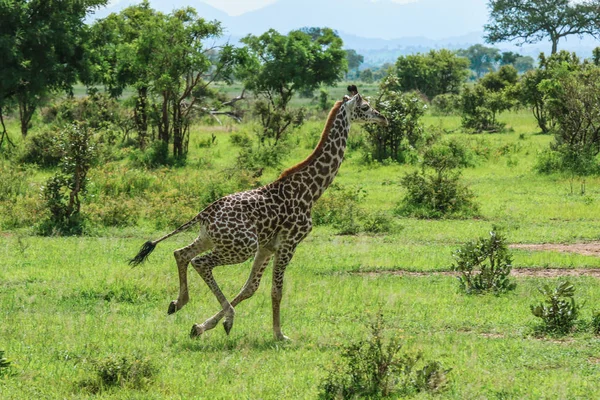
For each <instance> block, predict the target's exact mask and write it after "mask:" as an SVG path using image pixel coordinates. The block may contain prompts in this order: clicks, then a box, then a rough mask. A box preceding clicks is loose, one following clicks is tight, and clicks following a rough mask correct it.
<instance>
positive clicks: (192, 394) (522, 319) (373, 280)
mask: <svg viewBox="0 0 600 400" xmlns="http://www.w3.org/2000/svg"><path fill="white" fill-rule="evenodd" d="M231 90H232V93H233V92H234V91H235V88H231ZM336 90H338V91H339V92H340V93H338V94H339V95H341V94H342V93H343V87H341V88H338V89H336ZM302 101H303V100H302ZM500 118H501V120H502V121H503V122H506V123H507V124H508V127H509V130H508V132H507V133H502V134H494V135H485V134H483V135H469V134H465V133H462V132H461V131H460V129H459V127H460V118H459V117H455V116H449V117H437V116H433V115H427V116H426V118H425V121H424V122H425V125H426V126H427V129H439V128H441V129H443V130H445V131H447V132H451V133H448V134H447V136H449V137H452V138H455V139H457V140H460V141H464V142H465V143H466V144H467V146H468V147H469V148H470V149H472V151H473V153H474V154H475V157H474V160H475V166H474V167H472V168H468V169H465V170H464V171H463V179H464V180H465V182H466V183H467V184H468V185H469V186H470V187H471V189H472V190H473V192H474V193H475V194H476V196H477V197H476V199H477V202H478V203H479V204H480V208H481V210H480V214H481V216H480V217H478V218H476V219H470V220H439V221H431V220H418V219H411V218H395V217H390V218H393V219H394V224H395V225H396V229H395V230H394V231H393V232H391V233H389V234H385V235H365V234H360V235H357V236H337V235H335V231H334V229H333V228H331V227H327V226H319V227H316V228H315V229H314V231H313V232H312V234H311V235H310V236H309V237H308V238H307V239H306V240H305V241H304V242H303V243H302V244H301V245H300V246H299V248H298V250H297V252H296V256H295V257H294V259H293V260H292V262H291V264H290V266H289V268H288V273H287V274H286V283H285V287H284V299H283V303H282V323H283V330H284V333H285V334H286V335H288V336H290V337H291V338H292V341H291V342H290V343H283V344H282V343H278V342H275V341H273V339H272V332H271V304H270V303H271V300H270V288H271V279H270V276H269V270H268V271H267V274H266V276H265V278H264V279H263V283H262V285H261V287H260V288H259V290H258V292H257V293H256V295H255V296H254V297H253V298H251V299H250V300H247V301H245V302H243V303H242V304H240V305H239V306H238V307H237V308H236V319H235V324H234V327H233V330H232V332H231V335H230V336H229V337H228V336H226V335H225V333H224V331H223V329H222V328H221V327H217V328H216V329H215V330H213V331H210V332H207V333H205V334H204V335H203V336H202V337H200V338H199V339H197V340H192V339H190V338H189V337H188V334H189V331H190V329H191V326H192V324H194V323H199V322H203V321H204V320H205V319H206V318H208V317H210V316H211V315H213V314H214V313H215V312H217V311H218V309H219V305H218V303H217V301H216V300H215V298H214V297H213V296H212V294H211V293H210V292H209V290H208V289H207V287H206V285H205V284H204V283H203V282H202V280H201V279H200V278H199V277H198V275H197V274H196V272H195V271H193V269H191V270H190V272H189V274H188V275H189V281H190V297H191V300H190V303H189V304H188V305H187V306H186V307H185V308H184V309H182V310H181V311H179V312H178V313H177V314H175V315H172V316H167V313H166V311H167V307H168V305H169V302H170V301H171V300H173V299H174V298H176V296H177V290H178V278H177V272H176V266H175V262H174V259H173V256H172V252H173V250H175V249H177V248H179V247H182V246H184V245H185V244H187V243H189V242H190V241H191V240H193V238H194V232H188V233H184V234H181V235H179V236H176V237H175V238H172V239H170V240H169V241H167V242H164V243H161V244H160V245H159V247H158V248H157V250H156V251H155V252H154V253H153V254H152V256H151V258H150V260H149V262H148V263H146V264H144V265H143V266H140V267H138V268H135V269H131V268H130V267H129V266H128V265H127V260H128V259H130V258H131V257H132V256H133V255H135V253H136V252H137V251H138V249H139V246H140V245H141V244H142V243H143V242H144V241H145V240H147V239H149V238H154V237H158V236H160V235H162V234H164V233H166V232H168V231H169V230H170V226H171V225H169V224H167V226H164V227H161V228H160V229H157V227H156V224H155V221H154V220H153V218H158V216H159V214H160V218H165V219H169V218H172V219H174V220H177V219H178V218H179V219H182V220H183V221H185V220H186V219H188V218H191V217H192V216H193V215H194V214H195V213H196V212H197V211H198V209H197V208H198V207H199V206H197V203H195V201H200V200H201V199H202V196H203V195H204V193H202V190H203V189H204V188H206V184H207V182H209V181H214V182H216V183H222V182H221V181H223V179H224V177H223V176H224V175H223V174H222V170H223V169H226V168H231V166H232V165H233V163H234V161H235V157H236V149H235V148H234V147H232V146H231V145H230V142H229V138H228V137H229V135H230V134H231V132H233V131H238V132H243V131H247V132H251V130H252V129H254V128H253V126H252V125H251V124H244V125H236V124H232V123H231V122H229V121H228V122H225V124H224V125H223V126H219V125H210V126H209V125H198V126H194V128H193V131H192V137H191V141H190V156H189V160H188V164H187V166H186V167H183V168H173V169H161V170H152V171H143V172H142V171H134V170H131V168H130V167H128V164H127V160H126V159H123V160H121V161H116V162H114V163H111V164H109V165H102V166H97V167H96V168H95V170H94V171H93V173H92V174H91V178H92V182H93V186H92V189H93V190H92V192H93V194H94V195H95V196H97V197H96V198H98V196H101V193H102V190H108V189H106V188H107V187H108V186H109V184H110V185H113V186H111V187H115V188H116V189H113V192H110V194H109V195H106V197H103V198H102V200H101V201H97V200H94V199H92V202H93V204H96V206H97V207H99V206H100V205H102V204H101V203H102V202H105V201H109V200H111V199H112V200H113V201H116V202H119V203H124V204H125V203H127V204H129V203H131V207H132V208H131V209H132V210H133V208H134V207H135V208H137V209H139V210H141V213H140V216H139V217H138V218H136V219H134V220H133V222H131V223H130V224H128V225H126V226H123V227H113V228H106V229H97V230H95V231H92V233H93V234H94V235H93V236H87V237H77V238H59V237H50V238H43V237H37V236H33V235H31V230H30V229H29V228H30V226H31V224H33V223H34V222H35V221H32V222H31V223H30V224H29V227H28V226H24V227H21V228H19V229H4V230H3V231H2V232H0V350H4V351H5V357H6V358H7V359H9V360H10V361H11V362H12V364H11V366H10V371H11V373H10V374H7V375H5V376H0V398H2V399H4V398H6V399H28V398H73V399H80V398H88V397H89V398H91V397H94V398H115V399H121V398H139V399H163V398H181V399H191V398H197V399H202V398H215V399H231V398H249V399H255V398H263V399H281V398H292V399H313V398H315V397H316V396H317V394H318V386H319V383H320V382H321V381H322V379H323V378H324V377H325V375H326V368H327V367H328V366H329V365H331V363H332V362H333V360H335V359H337V358H338V357H339V356H340V350H341V348H342V345H344V344H347V343H349V342H351V341H355V340H358V339H360V338H363V337H364V335H365V334H366V333H367V328H366V326H367V324H368V322H369V320H370V319H371V318H372V317H373V316H374V315H375V314H376V313H377V312H379V311H380V310H381V311H382V312H383V313H384V315H385V317H386V319H387V321H388V322H389V325H390V326H391V328H392V329H393V330H395V331H399V332H400V334H401V335H402V336H403V340H404V342H405V347H404V348H405V349H406V351H409V352H416V351H422V352H423V353H424V356H425V358H426V359H428V360H439V361H441V362H442V363H443V365H444V367H446V368H452V372H451V373H450V384H449V388H448V390H447V391H446V392H443V393H442V394H441V395H439V396H436V397H439V398H453V399H466V398H515V399H521V398H598V397H600V388H599V386H598V385H597V384H596V382H597V381H598V379H599V378H600V363H599V362H598V354H599V352H600V340H599V339H598V337H596V336H593V335H592V334H591V333H590V332H588V331H587V330H585V329H583V328H581V329H579V330H578V331H577V332H575V333H573V334H571V335H569V336H567V337H565V338H536V337H535V336H534V335H533V332H534V327H535V325H536V323H537V322H536V321H535V318H534V317H533V315H532V314H531V312H530V310H529V306H530V305H531V304H537V303H539V302H540V301H541V296H540V295H539V294H538V292H537V290H536V288H537V287H538V286H540V285H541V284H542V283H545V282H548V281H556V280H557V279H556V278H554V279H550V278H518V279H517V288H516V290H515V291H514V292H511V293H508V294H505V295H501V296H497V297H496V296H465V295H462V294H461V293H460V292H459V291H458V282H457V281H456V278H454V277H452V276H446V275H440V274H433V275H427V276H422V277H418V276H398V275H391V274H356V273H354V272H368V271H371V272H373V271H390V270H399V269H402V270H411V271H447V270H449V269H450V266H451V264H452V256H451V255H452V251H453V250H455V249H456V248H458V247H459V245H460V244H461V243H463V242H464V241H466V240H471V239H474V238H476V237H479V236H483V235H486V234H487V232H488V231H489V230H490V229H491V227H492V225H494V224H496V225H499V226H501V227H503V228H504V229H505V232H506V235H507V237H508V240H509V242H511V243H553V242H561V243H572V242H579V241H588V240H598V239H600V214H599V213H598V209H599V201H600V178H599V177H590V178H588V179H587V193H586V194H585V195H579V194H571V193H570V181H569V179H568V177H562V176H558V175H554V176H544V175H538V174H536V173H535V172H534V171H533V165H534V164H535V161H536V155H537V154H538V153H539V152H540V151H542V150H543V149H544V148H546V147H547V146H548V144H549V142H550V141H551V137H549V136H544V135H539V134H538V130H537V128H536V125H535V121H534V120H533V118H532V117H531V115H530V114H529V113H528V112H526V111H519V112H512V113H506V114H503V115H501V117H500ZM323 120H324V115H317V116H315V117H314V118H313V119H311V120H309V121H308V122H307V123H306V124H305V126H304V127H303V128H302V129H301V130H300V131H299V132H296V133H295V134H294V136H293V138H292V150H291V153H290V155H289V156H288V157H287V158H286V160H285V162H284V165H282V166H281V167H280V168H273V169H267V170H265V171H264V174H263V176H262V177H261V178H260V179H261V182H262V183H267V182H269V181H270V180H272V179H274V178H275V177H276V176H277V175H278V174H279V172H280V170H281V169H283V168H285V166H289V165H292V164H294V163H295V162H298V161H300V160H302V159H303V158H304V157H306V155H307V154H308V153H309V152H310V151H311V149H310V146H309V145H308V144H307V142H308V139H307V138H308V137H309V136H310V135H309V132H313V134H314V132H316V133H317V134H318V133H319V132H320V130H321V128H322V125H323ZM16 126H17V125H16V122H15V121H14V120H10V121H9V129H10V131H11V137H12V138H13V140H16V141H19V139H18V138H17V137H16V132H18V131H17V129H16ZM432 126H433V127H435V128H432ZM211 134H214V135H215V136H216V137H217V141H216V144H215V145H214V146H212V147H208V148H207V147H200V146H199V144H200V143H201V141H202V140H204V139H205V138H207V137H210V135H211ZM352 134H353V135H356V134H360V128H359V127H358V126H355V127H353V132H352ZM415 168H416V167H415V166H411V165H384V166H377V165H367V164H364V163H363V162H362V155H361V152H360V151H353V152H349V153H348V154H347V157H346V161H345V163H344V164H343V166H342V169H341V171H340V174H339V176H338V178H337V179H336V182H337V183H338V184H341V185H345V186H361V187H362V188H363V189H364V190H366V192H367V195H366V198H365V200H364V202H363V203H362V207H364V208H365V209H367V210H370V211H372V210H380V211H384V212H387V213H389V214H390V215H391V213H392V210H393V209H394V208H395V206H396V204H397V203H398V201H399V200H400V199H401V198H402V196H403V189H402V188H401V187H400V186H399V185H398V182H399V181H400V179H401V177H402V176H403V174H404V173H407V172H410V171H413V170H414V169H415ZM50 173H51V171H40V170H37V171H35V174H34V175H33V176H32V177H31V180H30V182H28V184H29V186H30V191H31V193H32V194H31V198H32V199H33V200H31V201H36V200H35V199H36V198H37V197H35V196H37V193H38V191H39V185H40V184H41V183H42V182H43V180H44V179H43V177H47V176H49V175H50ZM136 174H141V175H142V176H144V177H146V178H144V179H142V177H140V176H137V175H136ZM94 179H95V180H96V182H94ZM126 182H129V183H128V185H129V186H127V187H128V188H129V189H127V191H128V192H127V194H126V193H124V192H125V189H123V188H124V187H126V185H125V183H126ZM136 185H137V186H136ZM163 198H165V199H167V200H166V201H158V200H157V199H163ZM95 201H97V203H94V202H95ZM153 202H156V204H154V203H153ZM167 202H169V203H168V204H170V205H171V206H165V204H167ZM153 204H154V205H153ZM3 205H4V206H5V207H8V206H10V205H9V204H4V203H3ZM84 207H85V204H84ZM153 207H154V208H153ZM171 208H172V209H171ZM164 213H166V214H167V215H166V216H165V215H163V214H164ZM169 213H170V214H169ZM2 215H3V214H2V212H0V223H2V222H4V221H2ZM24 217H27V218H32V216H29V215H24ZM173 223H174V222H173ZM513 255H514V265H515V267H516V268H520V267H530V268H542V267H551V268H581V269H585V268H600V258H599V257H593V256H584V255H578V254H569V253H558V252H543V251H526V250H514V251H513ZM249 270H250V262H249V261H248V262H246V263H243V264H241V265H236V266H228V267H219V268H217V269H216V270H215V276H216V279H217V281H218V282H219V284H220V285H221V287H222V289H223V291H224V292H225V293H226V295H227V296H233V295H235V294H236V293H237V292H238V291H239V289H240V288H241V286H242V285H243V283H244V281H245V279H246V278H247V275H248V273H249ZM569 280H570V281H571V282H573V283H574V284H575V286H576V288H577V290H576V299H577V300H578V301H585V302H586V305H585V307H584V309H583V312H582V314H583V315H582V317H583V319H584V320H590V318H591V315H592V312H593V310H594V309H595V305H596V304H598V303H599V301H600V282H599V281H598V280H597V279H595V278H592V277H585V276H581V277H570V278H569ZM138 355H139V356H141V357H147V358H148V359H149V360H150V362H151V363H152V365H154V366H156V367H157V368H158V372H157V374H156V376H155V377H154V378H153V379H152V380H151V382H150V383H149V385H148V386H147V387H145V388H141V389H133V388H128V387H120V386H117V387H107V388H106V389H104V390H101V391H100V392H98V393H92V392H91V391H89V390H87V389H86V386H85V384H84V383H85V382H86V380H89V379H91V378H92V377H93V376H94V373H95V372H94V368H93V366H94V363H95V362H98V361H99V360H103V359H106V358H108V357H111V356H116V357H121V356H124V357H128V358H132V357H135V356H138ZM428 396H429V395H428V394H421V395H419V396H417V397H418V398H427V397H428Z"/></svg>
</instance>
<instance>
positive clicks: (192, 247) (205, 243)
mask: <svg viewBox="0 0 600 400" xmlns="http://www.w3.org/2000/svg"><path fill="white" fill-rule="evenodd" d="M211 246H212V244H211V242H210V240H209V239H208V238H207V237H204V236H199V237H198V238H197V239H196V240H194V241H193V242H192V243H191V244H189V245H188V246H185V247H183V248H181V249H178V250H175V252H174V256H175V261H176V262H177V272H178V274H179V295H178V296H177V300H173V301H172V302H171V303H170V304H169V309H168V311H167V313H168V314H174V313H176V312H177V311H179V310H181V308H183V306H185V305H186V304H187V302H188V301H189V293H188V285H187V269H188V265H189V263H190V261H191V260H192V258H194V257H195V256H197V255H198V254H200V253H203V252H205V251H206V250H208V249H210V248H211Z"/></svg>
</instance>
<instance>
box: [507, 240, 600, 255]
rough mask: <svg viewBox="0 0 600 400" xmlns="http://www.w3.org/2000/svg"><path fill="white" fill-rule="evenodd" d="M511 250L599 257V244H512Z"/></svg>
mask: <svg viewBox="0 0 600 400" xmlns="http://www.w3.org/2000/svg"><path fill="white" fill-rule="evenodd" d="M510 247H511V248H513V249H521V250H533V251H559V252H561V253H577V254H582V255H584V256H596V257H600V242H587V243H573V244H560V243H544V244H512V245H510Z"/></svg>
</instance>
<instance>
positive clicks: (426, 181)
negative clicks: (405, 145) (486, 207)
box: [396, 141, 478, 219]
mask: <svg viewBox="0 0 600 400" xmlns="http://www.w3.org/2000/svg"><path fill="white" fill-rule="evenodd" d="M469 163H470V156H469V155H468V152H467V150H466V148H465V147H464V146H462V145H461V144H460V143H458V142H454V141H451V142H448V143H446V144H444V143H441V144H435V145H433V146H432V147H430V148H429V149H427V150H426V151H425V153H424V155H423V160H422V162H421V170H420V171H415V172H413V173H412V174H406V175H405V176H404V177H403V178H402V180H401V181H400V184H401V186H403V187H404V188H405V189H406V190H407V193H406V194H405V196H404V198H403V199H402V200H401V202H400V204H399V205H398V207H397V208H396V213H397V214H398V215H403V216H412V217H416V218H434V219H435V218H468V217H471V216H473V215H476V214H477V212H478V206H477V204H476V203H475V202H474V197H475V196H474V194H473V193H472V192H471V190H469V188H468V187H466V186H465V185H464V184H462V183H461V182H460V172H458V171H454V170H456V169H458V168H461V167H464V166H466V165H469ZM428 169H430V170H433V171H432V172H427V170H428Z"/></svg>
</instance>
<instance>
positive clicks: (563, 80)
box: [540, 65, 600, 176]
mask: <svg viewBox="0 0 600 400" xmlns="http://www.w3.org/2000/svg"><path fill="white" fill-rule="evenodd" d="M555 74H556V75H555V79H552V80H546V81H544V82H542V84H541V85H540V86H541V89H542V91H543V93H544V95H545V96H546V98H547V99H548V100H547V106H548V111H549V112H550V113H551V114H552V115H553V117H554V119H555V120H556V123H557V125H558V129H557V130H556V132H555V135H554V143H552V145H551V149H552V151H554V152H556V153H557V154H558V155H559V158H560V160H561V162H560V164H559V167H560V168H561V170H562V171H565V172H569V173H571V174H572V176H586V175H590V174H592V173H594V172H597V171H598V170H599V169H600V165H599V164H598V162H597V160H596V159H595V158H596V156H597V155H598V154H599V153H600V113H599V112H598V107H597V105H598V104H599V102H600V82H599V80H600V68H599V67H596V66H594V65H585V66H583V67H581V69H579V70H576V71H570V68H569V65H562V67H561V68H558V69H557V70H555Z"/></svg>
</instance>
